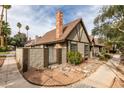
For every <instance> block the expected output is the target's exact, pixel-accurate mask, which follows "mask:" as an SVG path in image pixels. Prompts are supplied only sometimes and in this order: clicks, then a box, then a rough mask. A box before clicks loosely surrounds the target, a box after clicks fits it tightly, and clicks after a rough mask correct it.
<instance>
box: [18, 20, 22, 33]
mask: <svg viewBox="0 0 124 93" xmlns="http://www.w3.org/2000/svg"><path fill="white" fill-rule="evenodd" d="M17 27H18V28H19V33H20V28H21V27H22V24H21V23H20V22H18V23H17Z"/></svg>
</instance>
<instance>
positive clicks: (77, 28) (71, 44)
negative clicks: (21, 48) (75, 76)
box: [26, 10, 101, 64]
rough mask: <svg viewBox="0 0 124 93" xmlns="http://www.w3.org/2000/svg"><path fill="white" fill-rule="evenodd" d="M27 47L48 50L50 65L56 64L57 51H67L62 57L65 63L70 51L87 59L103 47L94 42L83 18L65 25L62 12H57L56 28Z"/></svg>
mask: <svg viewBox="0 0 124 93" xmlns="http://www.w3.org/2000/svg"><path fill="white" fill-rule="evenodd" d="M94 44H95V45H94ZM93 45H94V47H95V48H94V47H93ZM26 46H27V47H33V48H48V49H49V57H48V59H49V64H52V63H56V59H57V58H58V56H57V55H59V54H57V52H56V50H57V49H64V51H66V52H62V55H61V56H62V60H64V62H65V59H66V60H67V58H66V54H67V52H69V51H78V52H80V53H81V54H82V57H84V58H85V59H87V58H90V57H93V56H94V49H97V47H98V48H100V47H101V46H99V45H98V44H97V43H96V42H95V43H94V42H92V40H91V38H90V36H89V35H88V33H87V30H86V27H85V25H84V23H83V21H82V19H81V18H79V19H76V20H74V21H72V22H70V23H67V24H63V13H62V12H61V11H60V10H59V11H57V12H56V28H55V29H53V30H51V31H48V32H47V33H46V34H45V35H44V36H42V37H40V38H36V39H34V40H33V41H30V43H27V44H26ZM99 50H100V49H99ZM56 56H57V57H56ZM60 59H61V58H60Z"/></svg>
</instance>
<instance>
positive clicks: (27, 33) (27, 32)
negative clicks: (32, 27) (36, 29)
mask: <svg viewBox="0 0 124 93" xmlns="http://www.w3.org/2000/svg"><path fill="white" fill-rule="evenodd" d="M27 41H28V30H27Z"/></svg>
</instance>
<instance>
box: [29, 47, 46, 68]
mask: <svg viewBox="0 0 124 93" xmlns="http://www.w3.org/2000/svg"><path fill="white" fill-rule="evenodd" d="M29 67H34V68H43V67H44V49H43V48H30V49H29Z"/></svg>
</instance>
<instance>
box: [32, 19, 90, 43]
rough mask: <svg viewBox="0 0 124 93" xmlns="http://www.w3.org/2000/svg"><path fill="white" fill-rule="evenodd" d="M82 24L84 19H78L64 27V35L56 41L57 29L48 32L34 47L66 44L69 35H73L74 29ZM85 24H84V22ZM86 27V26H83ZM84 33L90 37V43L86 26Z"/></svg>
mask: <svg viewBox="0 0 124 93" xmlns="http://www.w3.org/2000/svg"><path fill="white" fill-rule="evenodd" d="M79 22H82V19H81V18H79V19H76V20H74V21H72V22H70V23H68V24H65V25H63V34H62V36H61V37H60V38H59V39H56V29H53V30H51V31H49V32H47V33H46V34H45V35H44V36H43V37H42V38H39V39H38V40H37V41H36V43H35V44H34V45H41V44H52V43H56V42H64V41H65V39H66V38H67V37H68V35H69V34H70V33H71V31H72V30H73V29H74V27H75V26H76V25H77V24H78V23H79ZM82 23H83V22H82ZM83 26H84V24H83ZM84 31H85V32H86V35H87V37H88V40H89V42H90V38H89V36H88V33H87V31H86V28H85V26H84Z"/></svg>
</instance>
